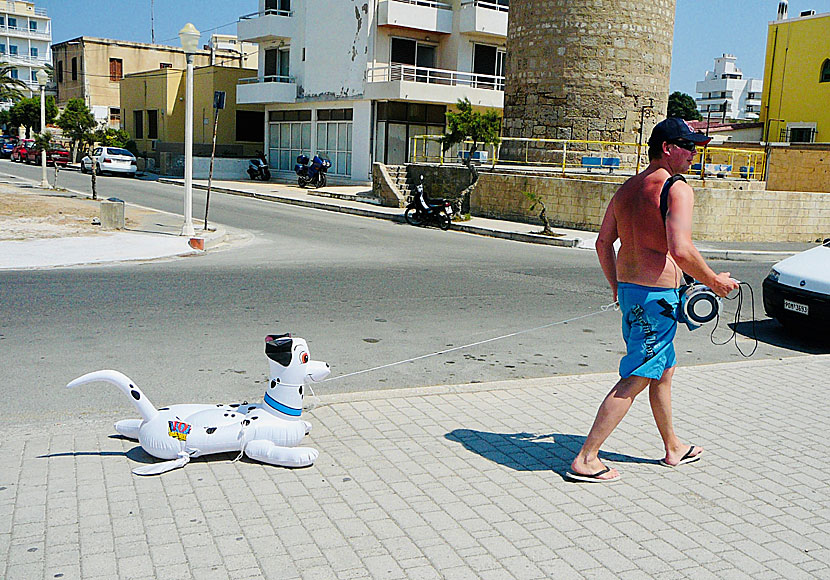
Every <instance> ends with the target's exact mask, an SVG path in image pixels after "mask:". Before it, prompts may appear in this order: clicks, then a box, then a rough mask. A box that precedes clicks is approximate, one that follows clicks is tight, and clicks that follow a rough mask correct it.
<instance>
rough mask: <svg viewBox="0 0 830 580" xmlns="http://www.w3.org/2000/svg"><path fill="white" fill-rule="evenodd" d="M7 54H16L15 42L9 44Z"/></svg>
mask: <svg viewBox="0 0 830 580" xmlns="http://www.w3.org/2000/svg"><path fill="white" fill-rule="evenodd" d="M9 54H12V55H15V54H17V45H16V44H10V45H9Z"/></svg>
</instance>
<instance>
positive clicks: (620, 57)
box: [502, 0, 675, 158]
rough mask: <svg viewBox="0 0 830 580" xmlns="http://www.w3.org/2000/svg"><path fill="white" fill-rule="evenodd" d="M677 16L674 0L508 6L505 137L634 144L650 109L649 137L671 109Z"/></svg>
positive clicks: (534, 0)
mask: <svg viewBox="0 0 830 580" xmlns="http://www.w3.org/2000/svg"><path fill="white" fill-rule="evenodd" d="M674 11H675V0H651V1H649V2H633V1H629V2H619V1H618V0H591V1H574V0H514V2H511V3H510V20H509V23H508V34H507V62H506V65H505V95H504V101H505V102H504V132H503V133H504V135H505V136H507V137H524V138H548V139H577V140H594V141H617V142H629V143H634V142H637V137H638V134H639V130H640V113H641V108H642V107H644V106H648V105H652V108H651V109H650V111H651V114H650V115H648V116H646V122H645V123H644V125H646V126H645V127H644V128H643V129H644V130H643V133H644V135H648V134H649V133H650V132H651V127H653V125H654V123H655V122H656V121H657V120H659V118H660V117H662V116H664V115H665V113H666V107H667V104H668V93H669V74H670V71H671V51H672V41H673V34H674ZM540 153H541V152H540ZM509 155H510V146H509V145H508V146H507V147H505V146H504V145H503V146H502V156H503V157H505V158H509Z"/></svg>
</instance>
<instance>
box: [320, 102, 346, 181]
mask: <svg viewBox="0 0 830 580" xmlns="http://www.w3.org/2000/svg"><path fill="white" fill-rule="evenodd" d="M342 110H343V109H340V111H342ZM332 112H334V111H332ZM349 112H351V109H349ZM318 119H319V115H318ZM317 154H318V155H320V156H321V157H326V158H328V159H329V160H330V161H331V172H332V173H334V174H337V175H351V174H352V122H351V121H318V122H317Z"/></svg>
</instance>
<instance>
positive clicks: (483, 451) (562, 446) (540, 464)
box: [444, 429, 659, 478]
mask: <svg viewBox="0 0 830 580" xmlns="http://www.w3.org/2000/svg"><path fill="white" fill-rule="evenodd" d="M444 437H445V438H447V439H449V440H450V441H455V442H457V443H461V444H462V445H463V446H464V447H465V448H466V449H467V450H468V451H472V452H473V453H476V454H478V455H481V456H482V457H484V458H486V459H489V460H490V461H493V462H495V463H498V464H500V465H504V466H505V467H509V468H511V469H515V470H516V471H553V472H554V473H556V474H558V475H559V476H561V477H562V478H564V477H565V473H566V472H567V471H568V469H569V468H570V466H571V462H572V461H573V458H574V457H575V456H576V454H577V452H578V451H579V450H580V448H581V447H582V444H583V443H584V442H585V436H583V435H571V434H568V433H549V434H547V435H538V434H536V433H492V432H490V431H476V430H474V429H455V430H453V431H450V432H449V433H447V434H446V435H444ZM599 458H600V459H602V460H608V461H614V462H618V463H652V464H655V465H657V464H658V463H659V461H658V460H657V459H647V458H644V457H634V456H633V455H625V454H622V453H608V452H605V451H600V453H599Z"/></svg>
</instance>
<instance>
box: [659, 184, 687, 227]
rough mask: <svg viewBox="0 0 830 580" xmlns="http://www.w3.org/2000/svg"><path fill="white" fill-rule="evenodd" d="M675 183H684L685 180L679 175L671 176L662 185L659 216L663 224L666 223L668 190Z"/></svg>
mask: <svg viewBox="0 0 830 580" xmlns="http://www.w3.org/2000/svg"><path fill="white" fill-rule="evenodd" d="M677 181H683V182H684V183H685V182H686V178H685V177H683V176H682V175H680V174H679V173H678V174H677V175H672V176H671V177H669V178H668V179H667V180H666V183H664V184H663V190H662V191H661V192H660V215H661V216H663V222H664V223H665V221H666V215H667V214H668V213H669V190H670V189H671V186H672V185H674V184H675V183H676V182H677Z"/></svg>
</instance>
